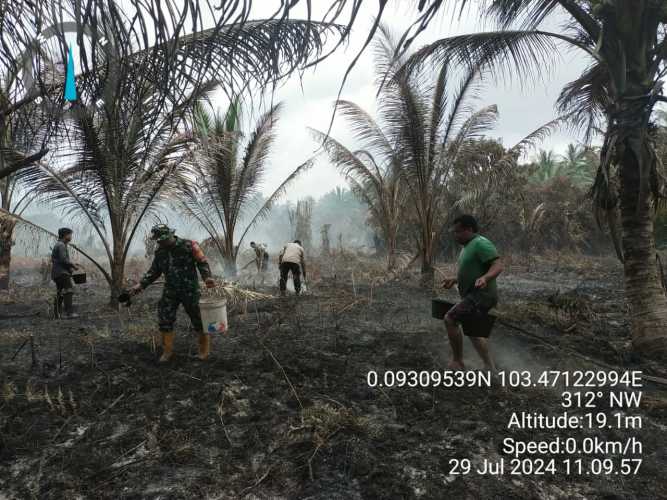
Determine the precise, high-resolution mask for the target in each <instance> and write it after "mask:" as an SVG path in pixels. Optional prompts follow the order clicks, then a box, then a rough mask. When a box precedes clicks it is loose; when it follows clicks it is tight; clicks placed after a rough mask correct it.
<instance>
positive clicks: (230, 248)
mask: <svg viewBox="0 0 667 500" xmlns="http://www.w3.org/2000/svg"><path fill="white" fill-rule="evenodd" d="M236 250H237V249H236V248H234V240H233V239H232V238H231V237H227V238H225V254H224V255H223V256H222V257H223V261H224V265H225V276H230V277H232V278H234V277H236V275H237V274H238V270H237V268H236Z"/></svg>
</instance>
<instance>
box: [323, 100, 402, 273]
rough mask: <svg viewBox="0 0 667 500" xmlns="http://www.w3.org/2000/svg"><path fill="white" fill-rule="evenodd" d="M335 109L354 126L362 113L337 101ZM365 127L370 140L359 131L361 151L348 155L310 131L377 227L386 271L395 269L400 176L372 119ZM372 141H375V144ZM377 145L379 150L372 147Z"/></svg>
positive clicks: (333, 142)
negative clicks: (365, 207)
mask: <svg viewBox="0 0 667 500" xmlns="http://www.w3.org/2000/svg"><path fill="white" fill-rule="evenodd" d="M337 107H338V109H339V110H341V111H342V113H343V115H344V116H345V117H347V118H349V119H350V120H351V124H352V125H353V127H354V125H355V124H356V123H358V122H355V120H354V118H353V117H355V116H356V117H360V116H364V115H366V113H365V112H364V111H363V110H362V109H361V108H359V107H358V106H357V105H356V104H354V103H352V102H349V101H338V102H337ZM365 120H366V124H367V125H371V126H372V133H373V134H374V137H373V138H370V137H369V135H370V134H369V130H368V129H367V128H362V129H359V128H358V127H354V128H353V130H354V131H355V132H357V139H358V140H359V141H361V142H362V143H363V144H362V148H363V149H359V150H355V151H350V150H349V149H348V148H346V147H345V146H344V145H343V144H342V143H341V142H339V141H338V140H336V139H334V138H333V137H331V136H327V135H326V134H324V133H322V132H320V131H318V130H314V129H312V130H311V132H312V133H313V135H314V137H315V139H316V140H318V141H320V142H322V143H323V144H324V148H325V150H326V151H327V153H328V155H329V160H330V161H331V162H332V163H333V164H334V165H335V166H336V167H337V168H338V169H339V170H340V172H341V173H342V174H343V175H344V176H345V178H346V179H347V182H348V183H349V184H350V188H351V189H352V192H353V193H354V194H355V196H357V198H359V199H360V200H361V201H363V202H364V203H365V204H366V206H367V207H368V210H369V211H370V216H371V217H370V218H371V220H372V221H373V222H374V224H375V225H376V226H377V227H379V229H380V232H381V234H382V238H383V240H384V242H385V245H386V250H387V269H388V270H392V269H394V268H395V267H396V243H397V237H398V230H399V226H400V223H401V219H402V216H403V210H402V209H403V208H404V203H405V196H404V194H405V193H404V192H403V191H402V190H401V184H402V183H401V175H400V168H399V165H398V161H397V160H398V158H399V155H398V154H397V153H396V152H395V151H394V149H393V148H392V147H391V146H390V145H389V141H388V140H387V138H386V136H385V135H384V134H383V132H382V130H381V129H380V127H379V126H378V125H377V124H376V123H375V122H374V121H373V119H372V118H371V117H370V116H368V115H366V117H365ZM373 141H376V142H375V144H374V143H373ZM378 142H379V143H380V144H381V145H382V147H379V148H378V147H374V145H377V144H378Z"/></svg>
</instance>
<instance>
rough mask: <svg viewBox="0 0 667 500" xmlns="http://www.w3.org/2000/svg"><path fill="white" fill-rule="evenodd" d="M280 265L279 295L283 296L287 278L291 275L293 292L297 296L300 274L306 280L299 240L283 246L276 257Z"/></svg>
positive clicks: (299, 291)
mask: <svg viewBox="0 0 667 500" xmlns="http://www.w3.org/2000/svg"><path fill="white" fill-rule="evenodd" d="M278 263H279V264H280V294H281V295H285V293H286V291H287V276H288V275H289V273H290V272H291V273H292V281H294V291H295V292H296V294H297V295H299V293H301V272H302V271H303V278H304V279H305V278H306V262H305V260H304V251H303V247H302V246H301V242H300V241H299V240H294V242H293V243H288V244H287V245H285V246H284V247H283V249H282V251H281V252H280V255H279V256H278Z"/></svg>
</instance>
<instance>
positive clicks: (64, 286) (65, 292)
mask: <svg viewBox="0 0 667 500" xmlns="http://www.w3.org/2000/svg"><path fill="white" fill-rule="evenodd" d="M53 281H55V282H56V289H57V290H58V294H57V296H56V303H55V307H54V313H55V315H56V318H59V317H60V316H61V314H62V311H63V303H64V304H65V312H66V313H67V314H71V313H72V312H73V305H72V295H74V283H73V282H72V277H71V276H70V275H69V274H63V275H62V276H58V277H57V278H54V279H53Z"/></svg>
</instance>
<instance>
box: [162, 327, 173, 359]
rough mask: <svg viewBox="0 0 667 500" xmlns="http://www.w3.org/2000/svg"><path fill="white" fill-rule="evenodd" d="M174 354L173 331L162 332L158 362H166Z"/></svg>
mask: <svg viewBox="0 0 667 500" xmlns="http://www.w3.org/2000/svg"><path fill="white" fill-rule="evenodd" d="M173 354H174V332H162V356H160V363H166V362H167V361H169V360H170V359H171V357H172V355H173Z"/></svg>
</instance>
